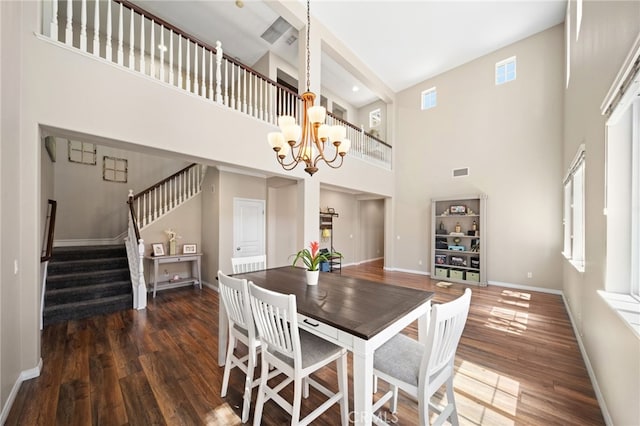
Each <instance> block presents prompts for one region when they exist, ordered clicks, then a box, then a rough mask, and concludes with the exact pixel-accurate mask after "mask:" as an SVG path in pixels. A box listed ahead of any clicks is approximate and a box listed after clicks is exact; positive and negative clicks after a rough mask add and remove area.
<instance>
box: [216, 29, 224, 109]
mask: <svg viewBox="0 0 640 426" xmlns="http://www.w3.org/2000/svg"><path fill="white" fill-rule="evenodd" d="M222 56H223V53H222V43H220V40H218V41H216V102H218V103H219V104H221V103H222V93H221V92H222V89H221V88H220V83H221V80H222V79H221V75H220V64H221V63H222Z"/></svg>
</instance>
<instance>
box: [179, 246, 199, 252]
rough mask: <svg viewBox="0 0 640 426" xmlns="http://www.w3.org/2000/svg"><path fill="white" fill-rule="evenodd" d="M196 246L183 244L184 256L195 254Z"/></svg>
mask: <svg viewBox="0 0 640 426" xmlns="http://www.w3.org/2000/svg"><path fill="white" fill-rule="evenodd" d="M197 249H198V247H197V245H196V244H183V245H182V253H183V254H195V253H196V252H197Z"/></svg>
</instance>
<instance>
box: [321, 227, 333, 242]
mask: <svg viewBox="0 0 640 426" xmlns="http://www.w3.org/2000/svg"><path fill="white" fill-rule="evenodd" d="M328 238H331V229H329V228H324V229H323V230H322V239H323V240H326V239H328Z"/></svg>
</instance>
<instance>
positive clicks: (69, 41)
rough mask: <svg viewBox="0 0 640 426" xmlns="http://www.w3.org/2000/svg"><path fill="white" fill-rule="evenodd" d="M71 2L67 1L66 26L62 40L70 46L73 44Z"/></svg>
mask: <svg viewBox="0 0 640 426" xmlns="http://www.w3.org/2000/svg"><path fill="white" fill-rule="evenodd" d="M72 19H73V2H72V1H67V27H66V29H65V35H64V42H65V43H66V44H68V45H69V46H71V45H72V44H73V26H72V25H71V22H72Z"/></svg>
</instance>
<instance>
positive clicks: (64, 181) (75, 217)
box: [43, 138, 189, 240]
mask: <svg viewBox="0 0 640 426" xmlns="http://www.w3.org/2000/svg"><path fill="white" fill-rule="evenodd" d="M56 139H57V140H56V152H57V155H56V162H55V163H54V166H53V168H54V182H55V191H54V197H55V199H56V200H57V201H58V220H57V225H56V240H73V239H101V238H114V237H116V236H118V235H120V234H122V233H123V232H125V231H126V230H127V212H128V211H127V205H126V201H127V196H128V193H129V189H132V190H133V193H134V194H136V193H138V192H140V191H143V190H144V189H146V188H148V187H150V186H151V185H153V184H155V183H157V182H159V181H160V180H162V179H164V178H167V177H169V176H171V175H172V174H173V173H175V172H177V171H179V170H181V169H183V168H184V167H186V166H187V165H189V162H187V161H184V160H177V159H176V158H175V157H158V156H153V155H148V154H144V153H140V152H135V151H131V150H125V149H119V148H113V147H109V146H104V145H98V146H96V164H95V165H88V164H80V163H74V162H70V161H69V159H68V158H69V155H68V141H67V140H66V139H62V138H56ZM43 152H44V151H43ZM45 155H46V154H45ZM104 156H109V157H115V158H123V159H126V160H127V167H128V181H127V183H119V182H109V181H105V180H103V178H102V166H103V157H104Z"/></svg>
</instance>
